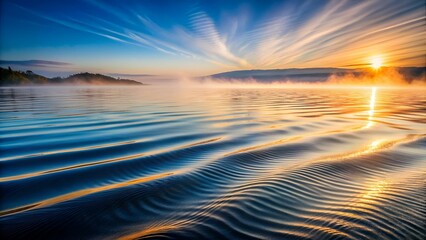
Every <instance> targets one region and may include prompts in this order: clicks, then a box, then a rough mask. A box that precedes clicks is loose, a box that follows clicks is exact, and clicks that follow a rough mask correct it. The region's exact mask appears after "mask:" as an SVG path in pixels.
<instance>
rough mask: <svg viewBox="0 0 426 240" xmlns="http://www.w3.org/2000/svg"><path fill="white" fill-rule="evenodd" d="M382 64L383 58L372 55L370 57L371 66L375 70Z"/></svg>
mask: <svg viewBox="0 0 426 240" xmlns="http://www.w3.org/2000/svg"><path fill="white" fill-rule="evenodd" d="M382 65H383V60H382V58H381V57H379V56H374V57H372V58H371V67H372V68H374V69H375V70H378V69H379V68H380V67H381V66H382Z"/></svg>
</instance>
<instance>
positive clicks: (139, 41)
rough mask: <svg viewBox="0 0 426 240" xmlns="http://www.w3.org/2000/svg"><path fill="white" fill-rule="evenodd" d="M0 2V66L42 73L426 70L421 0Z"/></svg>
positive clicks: (424, 0) (425, 8) (425, 1)
mask: <svg viewBox="0 0 426 240" xmlns="http://www.w3.org/2000/svg"><path fill="white" fill-rule="evenodd" d="M0 3H1V5H0V11H1V14H0V65H1V66H12V67H13V68H14V69H19V70H27V69H29V70H33V71H35V72H38V73H42V74H45V75H47V76H64V75H68V74H71V73H75V72H84V71H89V72H96V73H104V74H115V75H125V74H126V75H127V76H138V75H144V74H149V75H188V76H201V75H209V74H214V73H218V72H226V71H233V70H244V69H279V68H312V67H341V68H358V67H366V66H367V65H369V64H370V62H371V59H372V58H377V57H380V58H381V59H383V64H384V65H385V66H426V27H425V24H426V16H425V15H426V0H412V1H410V0H406V1H401V0H395V1H393V0H377V1H372V0H371V1H344V0H343V1H341V0H336V1H313V0H311V1H303V0H301V1H295V0H293V1H274V0H268V1H264V0H259V1H240V0H233V1H222V0H214V1H184V0H180V1H176V0H174V1H173V0H172V1H165V0H152V1H151V0H140V1H128V0H122V1H101V0H73V1H67V0H64V1H45V0H38V1H33V0H14V1H9V0H0Z"/></svg>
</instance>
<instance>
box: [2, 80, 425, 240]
mask: <svg viewBox="0 0 426 240" xmlns="http://www.w3.org/2000/svg"><path fill="white" fill-rule="evenodd" d="M425 92H426V91H425V89H389V88H380V87H377V88H375V87H364V88H352V89H351V88H317V89H315V88H289V89H286V88H275V89H231V88H223V89H207V88H191V89H185V88H183V87H176V88H173V87H169V88H167V87H164V88H162V87H155V86H141V87H139V86H137V87H114V88H113V87H62V88H55V87H38V88H0V111H1V115H0V150H1V153H0V189H1V205H0V208H1V209H0V226H1V235H2V239H20V238H27V239H29V238H32V239H81V238H83V239H135V238H136V239H336V238H339V239H423V238H424V237H425V235H426V232H425V231H426V230H425V229H426V226H425V222H426V207H425V206H426V196H425V195H426V183H425V179H426V94H425Z"/></svg>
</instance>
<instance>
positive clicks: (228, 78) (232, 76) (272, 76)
mask: <svg viewBox="0 0 426 240" xmlns="http://www.w3.org/2000/svg"><path fill="white" fill-rule="evenodd" d="M425 73H426V68H425V67H395V68H394V67H382V68H381V69H380V70H378V71H372V70H370V69H367V68H358V69H349V68H290V69H272V70H258V69H256V70H240V71H231V72H223V73H218V74H213V75H210V76H204V77H201V78H200V80H201V81H205V80H214V81H219V82H232V81H240V82H246V81H255V82H259V83H270V82H287V81H289V82H326V81H327V80H330V78H332V77H334V78H343V77H347V76H351V78H353V79H357V78H358V79H364V78H366V77H370V78H373V77H374V76H386V77H390V78H392V77H393V78H398V79H399V80H401V79H400V78H403V81H406V82H407V83H411V82H412V81H414V80H420V81H425V82H426V79H425Z"/></svg>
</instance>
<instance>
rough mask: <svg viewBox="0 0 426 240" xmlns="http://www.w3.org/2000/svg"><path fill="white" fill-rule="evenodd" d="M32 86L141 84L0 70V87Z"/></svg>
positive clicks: (99, 77) (94, 76)
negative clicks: (53, 76) (52, 76)
mask: <svg viewBox="0 0 426 240" xmlns="http://www.w3.org/2000/svg"><path fill="white" fill-rule="evenodd" d="M33 85H143V83H140V82H137V81H134V80H130V79H119V78H118V79H116V78H113V77H110V76H105V75H102V74H94V73H87V72H86V73H77V74H74V75H71V76H69V77H66V78H60V77H56V78H47V77H44V76H41V75H38V74H35V73H33V72H32V71H26V72H21V71H14V70H12V69H10V68H9V69H5V68H0V86H33Z"/></svg>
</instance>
